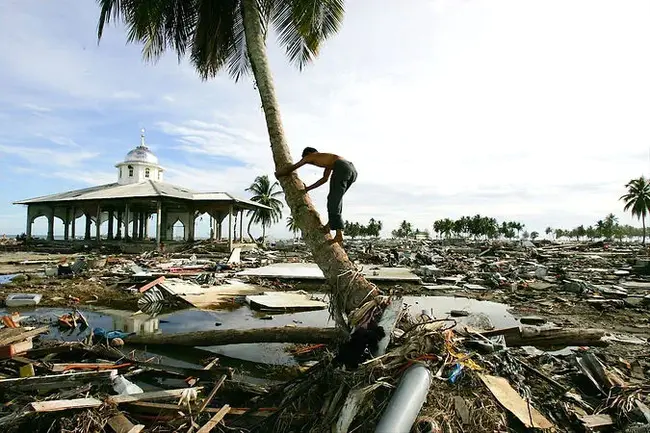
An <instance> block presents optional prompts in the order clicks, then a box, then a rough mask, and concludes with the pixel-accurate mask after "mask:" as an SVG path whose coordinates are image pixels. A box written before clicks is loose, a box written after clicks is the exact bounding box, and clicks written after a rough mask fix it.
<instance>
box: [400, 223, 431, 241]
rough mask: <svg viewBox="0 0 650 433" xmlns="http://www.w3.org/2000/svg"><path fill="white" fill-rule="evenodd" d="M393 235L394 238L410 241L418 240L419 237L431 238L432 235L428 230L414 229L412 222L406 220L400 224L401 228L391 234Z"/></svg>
mask: <svg viewBox="0 0 650 433" xmlns="http://www.w3.org/2000/svg"><path fill="white" fill-rule="evenodd" d="M391 235H392V236H393V237H394V238H399V239H408V238H412V239H415V238H418V237H422V236H423V237H426V238H428V237H430V236H431V234H430V233H429V231H428V230H426V229H425V230H420V229H418V228H416V229H414V228H413V224H411V223H410V222H408V221H406V220H404V221H402V222H401V223H400V225H399V227H397V228H396V229H395V230H393V231H392V232H391Z"/></svg>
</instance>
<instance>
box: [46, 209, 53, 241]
mask: <svg viewBox="0 0 650 433" xmlns="http://www.w3.org/2000/svg"><path fill="white" fill-rule="evenodd" d="M47 240H48V241H53V240H54V207H51V208H50V212H49V213H48V215H47Z"/></svg>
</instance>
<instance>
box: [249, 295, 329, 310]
mask: <svg viewBox="0 0 650 433" xmlns="http://www.w3.org/2000/svg"><path fill="white" fill-rule="evenodd" d="M246 302H248V303H249V305H250V306H251V308H253V309H262V310H273V311H301V310H302V311H306V310H323V309H325V308H326V307H327V304H326V303H325V302H323V301H319V300H316V299H311V297H310V296H309V295H308V294H307V293H305V292H302V291H298V292H265V293H264V294H263V295H252V296H246Z"/></svg>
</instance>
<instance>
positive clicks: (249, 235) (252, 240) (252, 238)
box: [246, 215, 255, 243]
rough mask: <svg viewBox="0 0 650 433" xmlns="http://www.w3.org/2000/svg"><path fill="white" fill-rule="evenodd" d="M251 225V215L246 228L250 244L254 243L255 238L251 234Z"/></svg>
mask: <svg viewBox="0 0 650 433" xmlns="http://www.w3.org/2000/svg"><path fill="white" fill-rule="evenodd" d="M251 224H253V216H252V215H251V218H250V219H249V220H248V227H246V233H248V237H249V238H251V242H253V243H255V238H254V237H253V235H252V234H251Z"/></svg>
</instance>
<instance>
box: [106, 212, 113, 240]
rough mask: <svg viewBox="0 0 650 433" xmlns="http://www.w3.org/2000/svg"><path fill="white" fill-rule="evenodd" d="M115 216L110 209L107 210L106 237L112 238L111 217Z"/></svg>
mask: <svg viewBox="0 0 650 433" xmlns="http://www.w3.org/2000/svg"><path fill="white" fill-rule="evenodd" d="M114 218H115V215H114V214H113V211H112V210H109V211H108V235H107V239H110V240H112V239H113V219H114Z"/></svg>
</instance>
